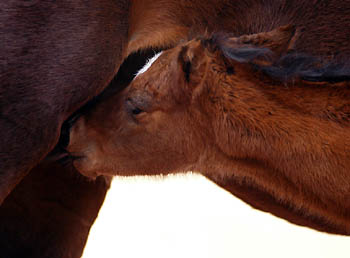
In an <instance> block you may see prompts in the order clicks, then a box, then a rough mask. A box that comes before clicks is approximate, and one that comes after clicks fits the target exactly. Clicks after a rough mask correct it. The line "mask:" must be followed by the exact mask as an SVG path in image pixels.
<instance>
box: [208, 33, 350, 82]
mask: <svg viewBox="0 0 350 258" xmlns="http://www.w3.org/2000/svg"><path fill="white" fill-rule="evenodd" d="M229 37H230V36H229V35H227V34H222V33H217V34H213V35H212V36H211V37H209V38H205V39H201V42H202V44H203V45H204V46H205V47H206V48H207V49H209V50H210V51H216V50H219V51H221V52H222V54H223V55H224V56H225V57H226V58H228V59H231V60H234V61H236V62H240V63H250V64H252V65H253V66H254V68H255V69H256V70H258V71H261V72H262V73H264V74H265V75H267V76H269V77H272V78H274V79H278V80H281V81H291V80H293V79H296V78H300V79H302V80H305V81H312V82H330V83H335V82H342V81H349V80H350V64H349V63H348V62H342V61H340V60H337V61H338V62H335V61H325V60H322V59H321V58H316V57H313V56H310V55H307V54H304V53H297V52H289V53H287V54H284V55H282V56H281V57H279V58H278V59H277V60H276V61H274V62H273V63H272V64H271V65H268V66H264V65H259V64H257V63H255V62H254V60H256V59H257V58H259V59H264V60H270V59H271V56H272V52H271V51H270V50H269V49H267V48H259V47H255V46H250V45H247V46H243V47H239V48H237V47H232V46H230V45H228V44H227V40H228V38H229Z"/></svg>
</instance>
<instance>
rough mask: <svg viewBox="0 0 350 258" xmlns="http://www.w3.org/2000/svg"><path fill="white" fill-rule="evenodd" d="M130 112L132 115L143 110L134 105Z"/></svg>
mask: <svg viewBox="0 0 350 258" xmlns="http://www.w3.org/2000/svg"><path fill="white" fill-rule="evenodd" d="M131 112H132V114H133V115H138V114H140V113H142V112H143V110H141V109H139V108H137V107H136V108H134V109H133V110H132V111H131Z"/></svg>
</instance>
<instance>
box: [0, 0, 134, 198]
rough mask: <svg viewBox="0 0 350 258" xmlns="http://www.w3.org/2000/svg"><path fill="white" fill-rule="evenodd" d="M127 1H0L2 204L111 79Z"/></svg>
mask: <svg viewBox="0 0 350 258" xmlns="http://www.w3.org/2000/svg"><path fill="white" fill-rule="evenodd" d="M128 8H129V1H128V0H118V1H115V0H91V1H85V0H74V1H73V0H63V1H39V0H29V1H28V0H26V1H25V0H8V1H0V24H1V25H0V42H1V43H0V45H1V47H0V132H1V137H0V204H1V203H2V201H3V200H4V199H5V198H6V196H7V195H8V193H9V192H10V191H11V190H12V189H13V187H14V186H15V185H16V184H17V183H18V182H19V181H20V180H21V179H22V178H23V177H24V176H25V174H26V173H27V172H28V171H29V170H30V169H31V168H32V167H34V166H35V165H36V164H37V163H38V162H39V161H40V160H41V159H42V158H43V157H44V156H45V155H46V154H47V153H48V152H49V151H50V150H51V149H52V148H53V146H54V145H55V144H56V142H57V140H58V137H59V131H60V127H61V124H62V122H63V121H64V120H65V119H66V118H67V117H68V116H69V115H70V114H71V113H72V112H73V111H75V110H76V109H77V108H79V107H80V106H81V105H82V104H84V103H85V102H86V101H87V100H88V99H90V98H91V97H92V96H94V95H96V94H98V93H99V92H100V91H101V90H102V89H103V88H104V87H105V86H106V85H107V84H108V83H109V81H110V80H111V79H112V78H113V76H114V75H115V73H116V71H117V69H118V67H119V65H120V63H121V60H122V49H124V45H125V43H126V40H127V29H128V28H127V27H128Z"/></svg>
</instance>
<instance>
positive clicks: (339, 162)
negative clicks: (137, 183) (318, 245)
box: [69, 26, 350, 234]
mask: <svg viewBox="0 0 350 258" xmlns="http://www.w3.org/2000/svg"><path fill="white" fill-rule="evenodd" d="M286 31H295V30H294V29H293V27H292V26H286V27H282V28H279V29H276V30H274V31H273V32H271V33H267V35H269V37H270V40H258V41H255V40H245V41H246V43H241V40H239V38H225V37H224V38H220V37H219V39H215V38H212V39H205V40H193V41H190V42H189V43H185V44H182V45H180V46H178V47H176V48H174V49H171V50H168V51H166V52H164V53H163V54H162V55H161V57H160V58H159V60H157V61H156V62H155V64H154V65H152V66H151V68H150V69H149V71H147V72H146V73H144V74H141V75H140V76H139V77H137V78H136V79H135V80H134V81H133V82H132V83H131V85H130V86H129V87H128V88H127V89H126V90H125V91H124V92H123V93H122V94H120V95H116V96H114V97H113V96H112V97H111V98H110V99H107V100H106V101H105V102H104V103H101V104H100V105H99V106H98V108H97V109H96V110H94V111H92V112H91V113H90V114H89V115H87V116H86V117H84V118H82V119H80V121H78V123H77V124H76V125H75V126H74V128H73V130H72V133H71V143H70V147H69V150H70V151H71V152H72V154H73V155H75V156H77V157H79V158H78V159H77V160H75V162H74V165H75V166H76V167H77V168H78V170H79V171H80V172H81V173H83V174H85V175H88V176H91V177H95V176H97V175H99V174H118V175H137V174H159V173H163V174H164V173H174V172H178V171H187V170H194V171H199V172H200V173H202V174H204V175H206V176H208V177H209V178H212V179H214V180H215V181H216V182H218V183H219V184H221V185H225V182H226V181H230V180H232V179H233V180H234V182H236V183H237V182H238V185H239V184H243V185H246V186H250V187H253V189H256V190H257V191H261V192H262V193H263V194H267V195H269V196H271V197H272V198H273V199H274V200H275V203H280V205H281V206H282V207H285V209H289V211H288V212H287V213H286V214H289V213H293V212H294V214H297V215H298V216H295V217H303V218H304V221H303V222H299V224H307V223H305V220H306V221H307V220H309V221H310V223H309V224H307V225H308V226H311V227H314V228H317V229H321V230H325V231H328V232H336V233H341V234H350V228H349V220H350V202H349V193H350V180H349V178H350V175H349V168H350V163H349V161H348V153H349V151H350V142H349V141H348V140H347V139H348V138H349V137H348V136H349V133H348V130H349V128H348V127H349V122H350V119H349V116H348V105H349V101H348V99H349V95H350V90H349V86H350V83H349V81H344V82H339V83H330V82H327V81H326V80H325V81H324V82H309V81H304V80H302V79H301V78H300V76H299V77H298V74H296V75H293V76H294V77H292V78H289V79H290V80H291V82H284V81H280V79H276V78H272V77H271V76H270V75H265V74H264V73H263V71H264V68H265V67H269V66H271V65H272V64H271V62H272V63H278V61H279V60H280V58H279V56H280V53H282V52H286V51H287V50H288V49H289V47H290V44H291V42H292V43H293V42H294V41H296V39H295V37H300V35H297V34H295V33H287V35H289V36H288V37H285V36H283V34H284V33H286ZM260 36H262V35H260ZM257 37H259V35H253V36H251V39H256V38H257ZM299 40H302V39H299ZM265 44H268V46H270V47H271V46H275V47H271V50H272V51H273V50H275V51H276V53H274V54H273V55H269V56H268V59H261V58H258V59H256V58H250V59H248V60H244V61H241V60H239V61H237V60H235V58H238V59H239V58H241V57H239V56H238V55H237V56H236V57H235V56H234V53H239V51H240V50H243V51H244V50H245V49H251V50H252V51H261V47H266V46H265ZM293 44H294V43H293ZM296 44H298V42H296ZM229 48H230V51H231V52H228V49H229ZM283 49H285V51H283ZM227 53H229V54H230V55H232V56H229V58H228V57H227ZM232 53H233V54H232ZM259 57H260V56H259ZM246 58H247V57H246ZM282 58H283V56H282ZM319 68H320V64H318V65H317V67H316V68H315V69H316V70H317V69H319ZM316 70H307V69H306V70H305V71H302V72H301V74H302V75H305V74H307V73H306V72H307V71H309V73H313V72H314V71H316ZM226 187H227V188H230V185H227V186H226ZM237 188H238V189H239V187H236V189H237ZM245 190H246V189H245ZM245 190H244V189H243V190H242V191H245ZM238 192H239V191H238ZM266 209H267V210H268V209H269V208H266ZM272 212H273V209H272ZM274 213H275V214H277V215H281V213H278V212H274ZM282 216H283V215H282ZM284 217H285V218H286V219H289V215H288V216H286V215H285V216H284ZM295 217H294V218H295ZM290 220H291V221H295V220H294V219H290Z"/></svg>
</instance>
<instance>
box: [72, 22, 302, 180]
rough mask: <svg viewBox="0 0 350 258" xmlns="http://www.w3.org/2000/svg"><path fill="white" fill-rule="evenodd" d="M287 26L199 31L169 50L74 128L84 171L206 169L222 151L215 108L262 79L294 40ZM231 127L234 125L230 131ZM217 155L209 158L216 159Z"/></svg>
mask: <svg viewBox="0 0 350 258" xmlns="http://www.w3.org/2000/svg"><path fill="white" fill-rule="evenodd" d="M295 35H296V33H295V30H294V28H293V27H291V26H284V27H281V28H278V29H276V30H273V31H271V32H267V33H260V34H255V35H247V36H242V37H238V38H237V37H227V36H220V35H215V36H212V37H209V38H197V39H194V40H191V41H189V42H187V43H184V44H182V45H179V46H177V47H175V48H173V49H170V50H167V51H164V52H163V53H161V54H160V55H159V57H158V58H157V59H156V60H155V61H154V63H153V64H152V65H151V67H150V68H149V69H148V70H147V71H146V72H144V73H140V74H139V75H138V76H137V77H136V78H135V79H134V80H133V82H132V83H131V85H130V86H129V87H128V88H127V89H125V90H124V91H123V92H122V93H121V94H119V95H115V96H110V97H109V98H108V99H106V100H105V101H104V102H103V103H101V104H100V105H99V106H98V107H97V108H96V109H95V110H93V111H91V112H90V113H89V114H87V115H86V116H84V117H82V118H81V119H80V120H79V121H78V122H77V123H76V124H75V126H74V127H73V128H72V131H71V143H70V145H69V147H68V149H69V151H70V152H71V153H72V155H74V156H76V157H78V158H77V159H75V161H74V165H75V166H76V167H77V169H78V170H80V171H81V172H82V173H83V174H85V175H88V176H90V177H95V176H97V175H99V174H119V175H135V174H160V173H165V174H166V173H171V172H177V171H187V170H191V169H192V170H193V169H194V170H198V169H200V168H198V165H199V164H204V163H206V162H207V161H208V159H210V158H213V157H215V156H216V152H217V151H219V150H216V149H215V141H216V139H215V138H216V136H215V132H214V131H215V130H214V128H213V127H215V122H214V121H213V120H215V117H216V116H219V115H221V114H219V113H222V112H226V111H227V110H224V108H223V110H218V109H215V108H213V107H214V106H215V102H216V101H218V98H221V100H224V101H225V100H227V101H231V99H232V96H233V94H234V93H233V91H234V87H245V85H246V84H252V83H254V82H255V81H257V80H260V79H259V77H260V73H261V72H260V71H256V69H255V68H256V66H257V65H258V66H268V65H269V64H271V61H273V60H274V59H276V58H278V57H279V56H281V55H282V54H284V53H285V52H287V51H288V50H289V49H291V48H292V47H293V41H294V40H293V38H294V37H295ZM222 133H223V134H225V133H226V132H224V131H223V132H222ZM208 162H209V161H208Z"/></svg>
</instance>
